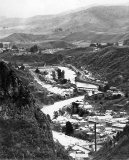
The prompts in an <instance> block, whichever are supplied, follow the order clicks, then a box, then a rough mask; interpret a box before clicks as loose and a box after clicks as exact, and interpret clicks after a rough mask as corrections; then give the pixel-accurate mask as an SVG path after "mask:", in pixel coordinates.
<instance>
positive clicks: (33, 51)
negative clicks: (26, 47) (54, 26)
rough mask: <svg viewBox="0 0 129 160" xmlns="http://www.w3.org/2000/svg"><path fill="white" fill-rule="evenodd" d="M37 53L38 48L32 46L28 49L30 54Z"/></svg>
mask: <svg viewBox="0 0 129 160" xmlns="http://www.w3.org/2000/svg"><path fill="white" fill-rule="evenodd" d="M37 51H38V46H37V45H34V46H33V47H31V48H30V52H32V53H35V52H37Z"/></svg>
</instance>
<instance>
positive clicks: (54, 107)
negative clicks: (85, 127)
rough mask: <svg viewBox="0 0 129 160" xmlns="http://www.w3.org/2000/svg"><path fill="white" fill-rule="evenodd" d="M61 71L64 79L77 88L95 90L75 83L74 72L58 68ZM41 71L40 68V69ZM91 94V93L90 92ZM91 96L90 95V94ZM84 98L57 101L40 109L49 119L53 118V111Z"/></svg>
mask: <svg viewBox="0 0 129 160" xmlns="http://www.w3.org/2000/svg"><path fill="white" fill-rule="evenodd" d="M59 68H60V69H61V70H64V71H65V78H66V79H70V81H71V82H72V83H74V84H76V85H77V87H84V88H95V89H96V88H97V86H95V85H92V84H86V83H81V82H75V77H76V73H75V72H74V71H72V70H71V69H69V68H67V67H59ZM40 69H41V68H40ZM91 92H92V91H91ZM91 94H92V93H91ZM83 98H84V96H79V97H75V98H71V99H67V100H63V101H59V102H55V103H54V104H53V105H49V106H48V105H47V106H44V107H43V108H42V111H43V112H44V113H45V114H49V115H50V117H51V118H52V117H53V112H54V111H58V110H59V108H62V107H63V106H65V105H68V104H70V103H71V102H75V101H76V100H82V99H83Z"/></svg>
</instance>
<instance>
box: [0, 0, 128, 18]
mask: <svg viewBox="0 0 129 160" xmlns="http://www.w3.org/2000/svg"><path fill="white" fill-rule="evenodd" d="M122 3H123V4H126V3H128V4H129V0H0V16H7V17H31V16H35V15H44V14H58V13H61V12H64V11H67V10H72V9H76V8H79V7H85V6H89V5H94V4H102V5H105V4H111V5H117V4H122Z"/></svg>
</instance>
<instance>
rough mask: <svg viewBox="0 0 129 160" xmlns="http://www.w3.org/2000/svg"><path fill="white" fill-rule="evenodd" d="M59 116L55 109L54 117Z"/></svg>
mask: <svg viewBox="0 0 129 160" xmlns="http://www.w3.org/2000/svg"><path fill="white" fill-rule="evenodd" d="M57 117H58V112H57V111H54V115H53V119H56V118H57Z"/></svg>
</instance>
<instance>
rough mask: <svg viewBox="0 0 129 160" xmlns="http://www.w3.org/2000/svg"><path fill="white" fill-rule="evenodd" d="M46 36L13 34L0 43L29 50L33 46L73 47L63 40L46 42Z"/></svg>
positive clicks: (0, 40)
mask: <svg viewBox="0 0 129 160" xmlns="http://www.w3.org/2000/svg"><path fill="white" fill-rule="evenodd" d="M46 39H48V36H47V35H33V34H26V33H14V34H11V35H9V36H7V37H5V38H3V39H0V42H11V43H12V45H13V44H16V45H17V46H18V47H24V48H30V47H32V46H34V45H35V44H36V45H38V46H39V47H40V48H41V49H45V48H51V49H52V48H69V47H74V46H75V45H73V44H70V43H67V42H65V41H63V40H46Z"/></svg>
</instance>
